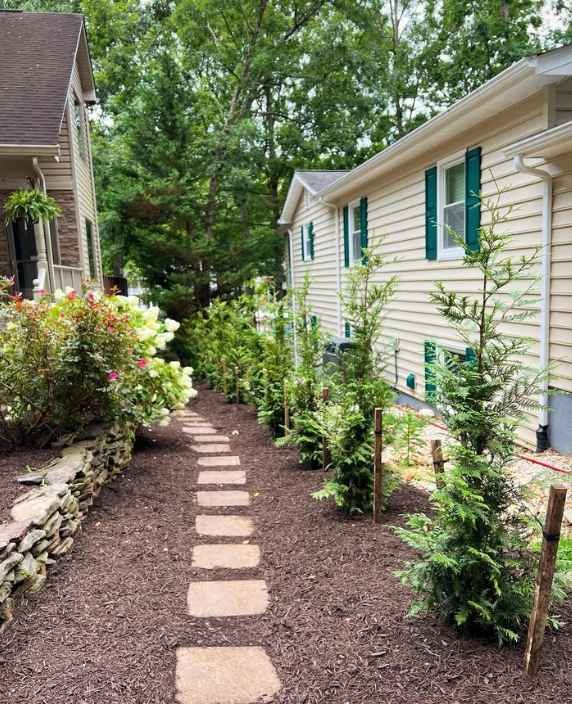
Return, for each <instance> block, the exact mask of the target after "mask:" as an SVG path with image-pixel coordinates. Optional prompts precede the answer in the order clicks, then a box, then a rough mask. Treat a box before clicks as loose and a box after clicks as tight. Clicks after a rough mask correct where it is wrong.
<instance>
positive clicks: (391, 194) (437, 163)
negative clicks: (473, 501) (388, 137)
mask: <svg viewBox="0 0 572 704" xmlns="http://www.w3.org/2000/svg"><path fill="white" fill-rule="evenodd" d="M497 187H498V188H500V189H501V190H502V196H501V204H502V205H503V206H508V205H511V206H513V209H512V211H511V213H510V215H509V217H508V221H507V223H506V224H505V225H503V229H504V231H505V232H508V233H510V234H512V235H514V239H513V249H514V254H515V256H518V255H521V254H523V253H525V252H530V251H531V248H533V247H535V246H541V248H542V249H541V268H540V271H539V274H540V278H541V280H540V287H541V303H540V310H539V311H538V315H537V317H536V318H534V319H531V320H528V321H526V322H524V323H520V324H518V325H516V324H515V325H512V326H510V327H507V329H506V334H507V335H527V336H530V337H532V338H533V339H534V341H535V342H534V345H533V346H532V348H531V351H530V357H529V358H528V359H526V360H523V361H524V362H526V363H527V364H530V365H534V366H537V367H538V366H540V367H542V368H544V367H545V366H546V365H547V364H548V363H550V364H551V365H553V367H554V372H553V374H552V376H551V378H550V380H549V382H548V383H547V388H546V389H545V390H544V392H543V394H542V399H541V400H542V401H545V402H546V405H545V407H543V409H542V410H540V411H539V412H538V414H531V415H530V416H528V417H527V420H526V423H525V424H524V427H523V428H522V429H521V432H520V440H521V442H522V443H523V444H525V445H526V446H528V447H535V446H536V447H537V448H538V449H543V448H544V447H546V446H547V445H550V446H552V447H554V448H557V449H559V450H561V451H563V452H572V395H570V394H571V392H572V46H568V47H563V48H561V49H557V50H554V51H550V52H548V53H545V54H541V55H537V56H533V57H530V58H525V59H522V60H520V61H518V62H517V63H515V64H514V65H512V66H511V67H509V68H508V69H506V70H505V71H503V72H502V73H500V74H499V75H498V76H496V77H495V78H493V79H491V80H490V81H488V82H487V83H485V84H484V85H483V86H481V87H480V88H478V89H477V90H475V91H474V92H473V93H471V94H470V95H468V96H466V97H465V98H463V99H462V100H459V101H458V102H457V103H455V104H454V105H453V106H452V107H451V108H449V109H448V110H446V111H445V112H443V113H441V114H439V115H437V116H436V117H434V118H433V119H432V120H430V121H428V122H426V123H425V124H424V125H422V126H421V127H419V128H417V129H416V130H414V131H413V132H411V133H410V134H408V135H406V136H405V137H403V138H402V139H400V140H399V141H397V142H395V143H394V144H392V145H391V146H389V147H388V148H386V149H384V150H383V151H382V152H380V153H378V154H376V155H375V156H374V157H372V158H371V159H369V160H368V161H366V162H365V163H363V164H361V165H359V166H357V167H356V168H354V169H353V170H351V171H349V172H324V171H298V172H296V173H295V174H294V176H293V178H292V181H291V184H290V188H289V191H288V195H287V198H286V201H285V204H284V208H283V211H282V215H281V219H280V223H281V224H282V225H283V226H284V228H285V230H286V231H287V233H288V257H287V259H288V270H289V277H290V281H291V283H292V284H293V285H294V286H299V285H300V284H301V283H302V281H303V279H304V276H305V274H306V273H309V275H310V277H311V281H312V283H311V288H310V302H311V305H312V308H313V313H314V314H315V315H316V316H318V317H319V319H320V322H321V324H322V326H323V328H324V329H325V330H326V331H327V332H329V333H331V335H332V336H344V335H345V334H346V333H347V332H348V330H347V325H346V322H347V321H345V320H344V318H343V312H342V309H341V306H340V302H339V293H340V291H341V290H342V289H343V286H344V280H345V277H346V275H347V272H348V271H349V268H350V267H351V266H352V262H354V261H355V260H356V259H358V258H359V257H360V253H361V247H362V246H364V245H366V244H367V245H369V246H372V247H374V248H375V249H376V250H377V251H378V252H380V253H381V254H383V255H385V256H386V257H387V260H388V266H387V267H386V270H385V272H384V274H383V275H384V276H385V275H391V274H398V276H399V287H398V292H397V295H396V296H395V298H394V299H393V301H392V302H391V303H390V304H389V306H388V308H387V314H386V317H385V323H384V347H385V351H386V352H387V353H388V367H387V375H388V380H389V381H390V382H391V383H392V384H394V386H395V388H396V390H397V391H398V392H399V394H400V395H401V396H402V400H404V401H406V402H409V403H411V404H413V405H422V404H424V403H425V402H426V394H427V391H429V390H430V387H429V382H427V379H426V374H425V372H426V366H427V364H428V362H430V360H431V359H432V358H433V357H434V355H435V354H439V353H440V351H443V350H451V351H452V352H454V353H456V354H459V355H461V356H462V355H463V354H464V353H465V350H464V349H463V348H462V346H460V344H459V340H458V339H456V337H455V333H454V331H452V330H451V329H450V327H449V326H448V325H447V324H446V322H445V320H444V319H443V318H442V317H441V316H440V315H439V313H438V312H437V311H436V309H435V308H434V306H433V305H432V304H431V302H430V300H429V293H430V291H431V290H432V289H433V286H434V283H435V282H436V281H443V282H444V283H445V284H446V285H447V286H448V287H456V288H457V290H458V291H460V292H464V293H475V294H476V293H478V288H479V283H478V279H477V277H476V276H475V275H474V274H473V273H472V272H471V271H469V270H467V269H466V268H463V266H462V262H461V255H462V251H460V250H459V248H458V247H457V246H456V245H455V242H454V241H452V240H451V239H450V238H449V237H448V235H447V232H448V229H447V227H446V226H447V225H449V226H452V227H454V228H455V229H456V230H457V231H458V232H459V233H461V234H463V235H464V237H465V238H466V240H467V242H468V243H469V244H471V245H472V246H478V229H479V224H480V221H481V219H482V224H486V223H487V218H488V217H489V215H488V213H487V212H486V211H485V210H484V208H482V207H481V208H480V209H479V206H478V202H479V201H478V198H475V196H474V193H475V192H480V193H481V199H482V202H484V201H486V199H488V198H490V197H492V196H494V195H495V194H496V193H497ZM475 202H476V203H477V206H476V207H474V206H475ZM471 206H473V207H471ZM480 210H481V211H482V212H480ZM543 405H544V404H543Z"/></svg>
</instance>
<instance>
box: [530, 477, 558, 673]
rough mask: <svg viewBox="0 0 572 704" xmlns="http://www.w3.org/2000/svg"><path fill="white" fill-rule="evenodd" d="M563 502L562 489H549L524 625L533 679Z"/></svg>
mask: <svg viewBox="0 0 572 704" xmlns="http://www.w3.org/2000/svg"><path fill="white" fill-rule="evenodd" d="M565 501H566V487H565V486H561V485H559V486H556V485H554V484H553V485H552V486H551V487H550V496H549V497H548V508H547V509H546V519H545V521H544V530H543V531H542V533H543V536H544V537H543V540H542V552H541V553H540V564H539V566H538V577H537V580H536V592H535V594H534V606H533V608H532V614H531V616H530V623H529V625H528V640H527V644H526V655H525V658H524V664H525V667H526V672H527V673H528V674H529V675H535V674H536V673H537V671H538V666H539V665H540V656H541V654H542V644H543V642H544V630H545V628H546V619H547V617H548V609H549V607H550V596H551V593H552V579H553V577H554V569H555V566H556V555H557V554H558V542H559V540H560V525H561V523H562V516H563V515H564V503H565Z"/></svg>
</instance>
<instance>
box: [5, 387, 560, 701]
mask: <svg viewBox="0 0 572 704" xmlns="http://www.w3.org/2000/svg"><path fill="white" fill-rule="evenodd" d="M193 408H194V409H195V410H197V411H198V412H199V413H201V414H202V415H204V416H205V417H207V418H208V419H209V421H210V422H212V423H213V425H214V426H215V427H217V428H220V430H221V431H224V432H225V433H227V434H230V435H231V441H232V449H233V452H236V453H237V454H240V456H241V461H242V465H243V467H244V468H245V469H247V470H248V475H247V476H248V489H249V491H250V492H251V496H252V499H253V501H252V504H253V505H252V506H250V507H245V508H240V509H233V510H229V511H228V512H229V513H234V512H240V513H244V514H249V515H252V516H253V518H254V520H255V522H256V529H257V533H256V536H255V537H254V538H253V542H257V543H259V544H260V545H261V547H262V554H263V558H262V563H261V566H260V568H258V569H257V570H250V571H244V572H240V571H239V572H236V571H225V570H220V571H216V572H215V571H212V573H209V574H208V575H206V576H205V574H204V572H201V571H199V570H194V569H193V568H192V567H191V547H192V545H193V544H194V543H196V542H197V536H196V535H195V533H194V529H193V526H194V517H195V515H196V510H197V509H196V506H195V504H194V500H193V491H194V490H195V488H196V485H195V482H196V470H195V467H196V462H195V457H194V453H193V452H192V451H191V450H190V448H189V445H190V441H189V440H188V438H185V436H184V435H182V434H181V432H180V428H181V423H180V422H174V423H172V425H171V426H170V427H169V428H166V429H159V430H156V431H153V433H151V434H149V435H147V436H146V437H145V438H144V440H143V441H142V442H140V444H139V447H138V450H137V452H136V454H135V457H134V460H133V462H132V465H131V467H130V468H129V469H128V470H127V471H126V473H125V475H124V476H123V477H121V478H119V479H118V480H116V481H115V482H114V484H112V485H111V486H110V487H108V488H107V489H105V490H104V491H103V492H102V494H101V495H100V497H99V498H98V500H97V501H96V503H95V506H94V508H93V510H92V512H91V513H90V515H89V517H88V519H87V520H86V522H85V523H84V529H83V533H82V534H81V536H80V537H79V538H78V539H77V541H76V544H75V545H74V549H73V550H72V552H71V553H70V554H69V555H68V556H66V558H64V559H63V560H62V561H61V562H60V563H59V564H57V565H55V566H54V567H53V568H52V570H51V573H50V578H49V581H48V585H47V587H46V588H45V590H44V591H43V592H42V593H40V594H36V595H34V596H31V597H30V598H29V599H27V600H26V601H25V602H22V603H21V604H20V606H19V608H18V609H17V611H16V617H15V620H14V623H13V624H12V625H11V626H10V627H9V628H8V629H7V630H6V632H5V633H4V634H3V635H2V636H0V702H1V703H2V704H5V703H6V704H8V702H9V703H10V704H24V703H26V704H46V703H48V702H49V704H70V703H71V702H73V703H74V704H96V703H97V704H170V703H171V702H174V701H175V690H174V685H175V650H176V648H177V647H178V646H193V645H194V646H197V645H210V646H225V645H232V646H235V645H263V646H264V647H265V648H266V649H267V651H268V653H269V655H270V657H271V658H272V661H273V662H274V664H275V665H276V667H277V669H278V672H279V675H280V678H281V680H282V684H283V688H282V691H281V693H280V695H279V696H278V698H277V699H276V700H275V704H318V703H320V704H366V703H367V704H370V703H371V702H383V703H384V704H385V703H387V704H401V703H407V704H417V703H420V704H421V703H422V704H444V703H445V702H447V703H449V704H461V703H470V704H491V702H495V704H503V703H506V704H516V703H518V702H522V703H523V704H524V703H525V704H533V703H536V702H538V703H540V702H542V703H544V702H566V701H570V697H571V694H570V693H571V692H572V668H571V665H572V605H571V604H570V603H568V604H567V605H566V606H565V607H564V608H563V610H562V617H563V620H564V621H567V622H570V625H569V626H565V627H564V628H563V629H562V631H561V632H559V633H557V634H549V635H548V637H547V642H546V646H545V654H544V658H543V666H542V669H541V671H540V674H539V676H538V677H537V678H536V679H534V680H531V679H528V678H527V677H526V676H525V675H524V673H523V669H522V660H523V649H522V646H521V647H519V648H515V649H505V650H502V651H499V650H498V649H497V648H496V647H495V645H494V644H488V643H484V642H481V641H478V640H469V639H462V638H459V637H458V636H457V635H456V634H455V633H454V632H453V631H452V630H451V629H449V628H448V627H446V626H443V625H442V624H440V623H439V622H438V621H436V620H435V619H432V618H421V619H410V618H407V616H406V614H407V610H408V607H409V603H410V594H409V593H408V592H407V591H406V589H405V588H404V587H403V586H402V585H401V584H400V582H399V580H398V579H397V578H396V577H395V576H394V572H395V570H397V569H399V567H400V566H401V565H402V564H403V561H404V560H405V559H407V558H409V557H411V552H410V551H409V550H408V549H407V548H406V547H405V546H404V545H403V544H402V543H401V542H400V540H399V539H398V538H397V537H395V536H394V534H393V532H392V530H391V527H392V526H394V525H396V524H399V523H401V522H402V518H401V514H403V513H405V512H411V511H416V510H420V509H421V510H422V509H425V508H426V507H427V498H426V496H425V495H424V494H422V493H420V492H418V491H417V490H415V489H413V488H411V487H409V486H403V487H402V488H401V489H400V490H399V491H398V492H397V493H396V494H395V495H394V497H393V500H392V508H391V510H390V512H389V513H388V514H387V516H386V522H385V523H384V525H382V526H378V527H374V526H373V525H372V524H371V521H370V519H369V518H364V519H353V520H350V519H346V518H343V517H341V516H339V515H338V514H337V513H336V512H335V511H334V510H333V509H332V507H331V506H330V505H329V504H325V503H319V502H317V501H314V500H313V499H311V498H310V493H311V492H312V491H313V490H315V489H316V488H317V487H318V486H320V484H321V482H322V481H323V478H324V475H323V473H322V472H316V471H315V472H311V471H303V470H301V469H300V468H299V466H298V465H297V459H296V453H295V452H294V451H293V450H289V449H286V450H278V449H276V448H275V447H274V445H273V443H272V441H271V439H270V437H269V434H268V431H267V430H266V429H265V428H262V427H260V426H258V425H257V423H256V415H255V413H254V411H253V410H252V409H250V408H247V407H245V406H233V405H228V404H226V403H224V401H223V400H222V398H221V397H220V395H218V394H215V393H213V392H211V391H208V390H205V389H201V391H200V394H199V397H198V399H197V400H196V402H195V403H194V404H193ZM233 431H238V434H233ZM213 540H215V539H213ZM205 542H206V539H205ZM253 576H254V577H263V578H265V579H266V580H267V583H268V586H269V590H270V596H271V606H270V608H269V610H268V612H267V613H266V614H264V615H263V616H256V617H248V618H236V619H231V618H227V619H205V620H201V619H193V618H190V617H189V616H187V615H186V593H187V589H188V585H189V582H190V581H191V579H221V578H222V579H226V578H234V579H236V578H239V579H240V578H241V577H245V578H246V577H253Z"/></svg>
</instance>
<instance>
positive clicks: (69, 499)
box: [0, 427, 134, 631]
mask: <svg viewBox="0 0 572 704" xmlns="http://www.w3.org/2000/svg"><path fill="white" fill-rule="evenodd" d="M133 435H134V434H133V432H132V431H131V430H126V429H124V428H119V427H114V428H102V427H97V428H92V429H90V431H89V432H88V433H87V434H85V435H84V436H83V439H82V440H80V441H79V442H77V443H75V444H73V445H71V446H70V447H67V448H65V449H64V450H62V456H61V457H60V458H58V459H56V460H52V461H51V462H50V463H49V464H47V465H46V466H45V467H43V468H42V469H41V470H40V471H38V472H36V473H33V474H24V475H22V476H21V477H20V478H19V481H20V482H21V483H22V484H26V485H31V486H32V488H31V489H28V490H27V491H26V492H25V493H23V494H22V495H21V496H19V497H18V498H17V499H16V501H15V502H14V504H13V506H12V508H11V511H10V514H11V519H12V520H11V521H9V522H7V523H0V631H2V629H3V628H4V627H5V626H6V624H7V623H8V622H9V621H11V619H12V616H13V612H14V608H15V606H16V603H17V599H18V596H20V595H22V594H25V593H33V592H37V591H40V589H42V587H43V586H44V584H45V582H46V579H47V577H48V571H49V566H50V565H51V564H53V563H54V562H55V561H56V560H58V559H59V558H60V557H62V556H63V555H65V554H66V553H67V552H69V550H70V549H71V547H72V546H73V543H74V537H75V536H76V535H77V533H78V531H79V530H80V529H81V522H82V521H83V519H84V518H85V516H86V515H87V513H88V511H89V509H90V507H91V505H92V504H93V501H94V499H95V497H96V496H97V495H98V494H99V493H100V491H101V489H102V487H104V486H105V485H106V484H107V483H108V482H110V481H111V480H112V479H113V478H114V477H115V476H117V475H118V474H119V473H120V472H121V471H122V470H123V469H125V467H126V466H127V465H128V464H129V462H130V460H131V455H132V449H133Z"/></svg>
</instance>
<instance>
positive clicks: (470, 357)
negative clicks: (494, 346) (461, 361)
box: [465, 347, 477, 364]
mask: <svg viewBox="0 0 572 704" xmlns="http://www.w3.org/2000/svg"><path fill="white" fill-rule="evenodd" d="M476 361H477V355H476V354H475V350H474V349H473V348H472V347H467V349H466V350H465V362H469V364H470V363H472V362H476Z"/></svg>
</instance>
